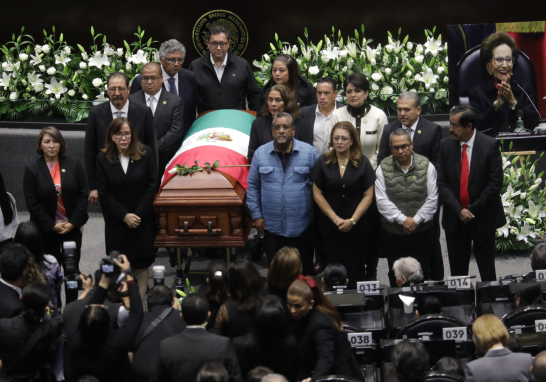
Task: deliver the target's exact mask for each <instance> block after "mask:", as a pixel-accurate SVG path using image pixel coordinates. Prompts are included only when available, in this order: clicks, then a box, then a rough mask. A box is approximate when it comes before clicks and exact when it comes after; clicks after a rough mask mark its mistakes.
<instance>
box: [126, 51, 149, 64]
mask: <svg viewBox="0 0 546 382" xmlns="http://www.w3.org/2000/svg"><path fill="white" fill-rule="evenodd" d="M127 61H129V62H132V63H133V64H146V63H148V59H147V58H146V53H145V52H144V51H143V50H140V49H139V50H138V51H137V53H136V54H133V55H132V56H131V57H129V58H128V59H127Z"/></svg>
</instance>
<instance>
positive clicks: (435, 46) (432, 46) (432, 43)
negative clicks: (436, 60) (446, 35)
mask: <svg viewBox="0 0 546 382" xmlns="http://www.w3.org/2000/svg"><path fill="white" fill-rule="evenodd" d="M425 48H426V49H425V54H427V53H432V55H433V56H434V57H436V56H437V55H438V52H439V51H441V50H443V49H444V47H443V46H442V40H434V38H431V37H428V38H427V42H426V43H425Z"/></svg>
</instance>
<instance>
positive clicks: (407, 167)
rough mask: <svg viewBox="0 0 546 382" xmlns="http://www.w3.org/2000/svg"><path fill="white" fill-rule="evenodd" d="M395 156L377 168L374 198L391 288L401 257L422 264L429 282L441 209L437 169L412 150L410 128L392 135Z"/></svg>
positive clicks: (392, 148)
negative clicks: (394, 268)
mask: <svg viewBox="0 0 546 382" xmlns="http://www.w3.org/2000/svg"><path fill="white" fill-rule="evenodd" d="M390 143H391V144H390V146H391V152H392V155H391V156H389V157H387V158H385V159H384V160H383V161H382V162H381V164H380V165H379V166H377V169H376V172H375V174H376V181H375V195H376V200H377V208H378V209H379V213H380V214H381V231H382V237H383V242H384V243H385V250H386V252H387V253H386V255H387V261H388V263H389V280H390V284H391V287H396V286H397V284H396V279H395V277H394V271H393V265H394V262H395V261H396V260H398V259H399V258H402V257H413V258H414V259H416V260H417V261H419V263H420V264H421V268H422V270H423V276H424V279H425V280H429V279H430V256H431V253H432V248H433V245H434V240H433V239H434V226H433V222H432V218H433V217H434V214H435V213H436V210H437V208H438V187H437V185H436V169H435V167H434V165H433V164H432V163H431V162H430V161H429V160H428V159H427V158H426V157H424V156H422V155H419V154H417V153H416V152H414V151H413V142H412V139H411V135H410V132H409V130H408V129H402V128H400V129H397V130H395V131H394V132H392V133H391V136H390Z"/></svg>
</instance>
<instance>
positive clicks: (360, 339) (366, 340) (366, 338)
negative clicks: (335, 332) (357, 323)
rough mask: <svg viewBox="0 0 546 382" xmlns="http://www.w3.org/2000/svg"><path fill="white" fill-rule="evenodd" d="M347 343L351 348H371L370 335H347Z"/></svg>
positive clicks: (368, 333)
mask: <svg viewBox="0 0 546 382" xmlns="http://www.w3.org/2000/svg"><path fill="white" fill-rule="evenodd" d="M347 336H348V337H349V342H350V343H351V346H352V347H361V346H371V345H372V333H370V332H365V333H349V334H348V335H347Z"/></svg>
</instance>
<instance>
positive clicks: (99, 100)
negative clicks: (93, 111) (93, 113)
mask: <svg viewBox="0 0 546 382" xmlns="http://www.w3.org/2000/svg"><path fill="white" fill-rule="evenodd" d="M106 101H108V98H106V97H105V96H104V92H100V94H99V95H98V96H97V97H96V100H95V101H93V105H94V106H97V105H100V104H101V103H103V102H106Z"/></svg>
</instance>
